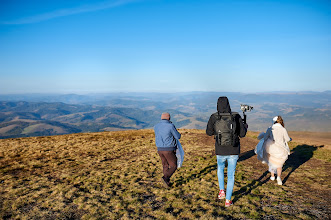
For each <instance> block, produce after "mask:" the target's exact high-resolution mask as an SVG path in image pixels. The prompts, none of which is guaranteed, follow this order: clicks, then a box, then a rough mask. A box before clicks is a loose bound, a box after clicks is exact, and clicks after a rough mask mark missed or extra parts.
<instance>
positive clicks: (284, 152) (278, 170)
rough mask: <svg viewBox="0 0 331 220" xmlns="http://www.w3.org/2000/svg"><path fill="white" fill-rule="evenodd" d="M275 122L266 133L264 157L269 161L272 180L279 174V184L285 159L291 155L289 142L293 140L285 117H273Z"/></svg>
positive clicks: (280, 183)
mask: <svg viewBox="0 0 331 220" xmlns="http://www.w3.org/2000/svg"><path fill="white" fill-rule="evenodd" d="M273 122H274V124H273V125H272V126H271V127H269V128H268V129H267V131H266V133H265V135H264V145H263V148H264V152H263V159H264V161H266V162H267V163H268V166H269V172H270V173H271V177H270V179H271V180H275V174H276V175H277V184H278V185H282V184H283V183H282V179H281V174H282V168H283V165H284V163H285V161H286V160H287V158H288V155H290V149H289V147H288V144H287V142H289V141H291V138H290V137H289V135H288V133H287V131H286V129H285V125H284V121H283V118H282V117H281V116H276V117H274V118H273Z"/></svg>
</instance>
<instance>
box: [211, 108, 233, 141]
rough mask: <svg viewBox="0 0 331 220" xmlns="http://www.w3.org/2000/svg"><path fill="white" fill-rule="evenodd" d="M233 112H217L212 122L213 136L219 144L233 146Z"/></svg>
mask: <svg viewBox="0 0 331 220" xmlns="http://www.w3.org/2000/svg"><path fill="white" fill-rule="evenodd" d="M234 114H235V113H234V112H233V113H218V114H217V116H218V119H217V120H216V122H215V124H214V129H215V138H216V141H217V143H218V145H220V146H234V145H235V142H236V127H237V126H236V125H237V124H236V121H235V117H234Z"/></svg>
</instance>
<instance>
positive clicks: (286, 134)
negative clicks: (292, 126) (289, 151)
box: [284, 129, 291, 142]
mask: <svg viewBox="0 0 331 220" xmlns="http://www.w3.org/2000/svg"><path fill="white" fill-rule="evenodd" d="M284 140H285V142H289V141H290V140H291V138H290V136H288V133H287V131H286V129H284Z"/></svg>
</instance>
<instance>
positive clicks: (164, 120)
mask: <svg viewBox="0 0 331 220" xmlns="http://www.w3.org/2000/svg"><path fill="white" fill-rule="evenodd" d="M154 132H155V144H156V146H157V152H158V154H159V155H160V158H161V161H162V166H163V177H162V179H161V181H162V182H163V184H164V185H165V186H166V187H169V186H170V177H171V176H172V175H173V173H174V172H175V171H176V169H177V157H176V148H177V141H178V140H179V139H180V137H181V134H180V133H179V132H178V131H177V129H176V127H175V125H174V124H172V122H171V121H170V114H169V113H167V112H165V113H162V115H161V121H160V122H159V123H158V124H156V125H155V126H154Z"/></svg>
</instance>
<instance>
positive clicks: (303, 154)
mask: <svg viewBox="0 0 331 220" xmlns="http://www.w3.org/2000/svg"><path fill="white" fill-rule="evenodd" d="M322 147H324V146H323V145H322V146H312V145H306V144H304V145H298V146H296V147H295V148H294V149H293V150H292V153H291V154H290V155H289V157H288V159H287V160H286V162H285V165H284V167H283V172H284V171H286V170H287V169H290V171H289V173H288V174H287V175H286V177H284V179H283V184H284V183H286V181H287V179H288V178H289V177H290V175H291V174H292V173H293V172H294V171H295V170H296V169H298V168H299V167H300V166H301V165H302V164H304V163H306V162H307V161H308V160H310V158H312V157H313V155H314V151H316V150H317V149H318V148H322Z"/></svg>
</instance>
